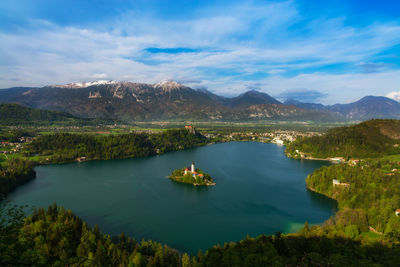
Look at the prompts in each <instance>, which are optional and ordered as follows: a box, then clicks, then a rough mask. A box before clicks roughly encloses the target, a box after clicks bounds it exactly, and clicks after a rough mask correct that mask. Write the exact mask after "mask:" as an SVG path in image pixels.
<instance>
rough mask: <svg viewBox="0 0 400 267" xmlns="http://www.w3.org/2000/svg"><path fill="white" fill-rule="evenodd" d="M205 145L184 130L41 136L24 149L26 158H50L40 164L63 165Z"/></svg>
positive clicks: (197, 135) (153, 153) (202, 138)
mask: <svg viewBox="0 0 400 267" xmlns="http://www.w3.org/2000/svg"><path fill="white" fill-rule="evenodd" d="M206 143H207V139H206V138H205V137H204V136H202V135H201V134H199V133H197V132H195V133H192V132H190V131H187V130H185V129H179V130H174V129H171V130H166V131H164V132H162V133H159V134H145V133H130V134H121V135H108V136H106V135H90V134H68V133H58V134H50V135H41V136H39V137H38V138H36V139H35V140H34V141H33V142H32V143H30V144H29V145H28V146H27V147H26V150H27V153H28V154H29V155H41V156H47V155H48V156H49V157H48V160H47V161H44V162H42V163H46V162H51V163H62V162H66V161H72V160H76V159H77V158H78V157H85V159H86V160H109V159H122V158H133V157H145V156H151V155H155V154H162V153H164V152H168V151H174V150H181V149H186V148H191V147H195V146H199V145H203V144H206Z"/></svg>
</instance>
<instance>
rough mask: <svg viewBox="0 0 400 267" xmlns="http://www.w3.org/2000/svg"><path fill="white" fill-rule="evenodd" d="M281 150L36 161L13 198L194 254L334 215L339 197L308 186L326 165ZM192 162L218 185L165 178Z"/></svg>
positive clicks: (259, 146)
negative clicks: (58, 208) (335, 198)
mask: <svg viewBox="0 0 400 267" xmlns="http://www.w3.org/2000/svg"><path fill="white" fill-rule="evenodd" d="M283 151H284V147H281V146H277V145H274V144H265V143H257V142H230V143H222V144H213V145H208V146H204V147H199V148H194V149H189V150H185V151H178V152H172V153H167V154H164V155H161V156H154V157H147V158H140V159H125V160H112V161H91V162H83V163H71V164H62V165H49V166H39V167H37V168H36V172H37V178H36V179H34V180H33V181H32V182H29V183H27V184H25V185H23V186H21V187H19V188H18V189H17V190H16V191H14V192H13V193H11V194H9V195H8V199H10V200H11V201H12V203H15V204H28V205H31V206H36V207H47V206H48V205H50V204H52V203H54V202H56V203H57V204H58V205H62V206H64V207H65V208H67V209H71V210H72V211H73V212H74V213H75V214H77V215H78V216H80V217H81V218H82V219H84V220H85V221H86V222H88V223H89V225H92V226H93V225H95V224H96V223H97V224H98V225H99V226H100V229H101V231H102V232H103V233H107V234H110V235H117V234H119V233H120V232H125V234H127V235H129V236H132V237H134V238H136V239H137V240H141V239H152V240H155V241H158V242H161V243H163V244H167V245H169V246H171V247H173V248H176V249H178V250H180V251H185V252H189V253H192V254H193V253H197V251H198V250H199V249H202V250H203V251H204V250H205V249H207V248H209V247H211V246H213V245H215V244H218V243H219V244H223V243H224V242H230V241H238V240H240V239H243V238H244V237H245V236H246V235H247V234H249V235H250V236H253V237H255V236H258V235H260V234H273V233H275V232H277V231H279V232H294V231H296V230H298V229H299V227H301V226H302V225H303V224H304V222H305V221H308V222H309V223H311V224H315V223H322V222H323V221H325V220H326V219H328V218H329V217H330V216H332V215H333V214H334V213H335V211H336V202H335V201H333V200H331V199H328V198H326V197H324V196H321V195H318V194H316V193H313V192H310V191H308V190H307V189H306V188H305V179H306V177H307V175H308V174H310V173H312V172H313V170H315V169H317V168H319V167H321V166H323V165H327V164H328V163H326V162H322V161H306V160H294V159H289V158H287V157H286V156H285V155H284V153H283ZM193 160H194V161H195V162H196V167H199V168H200V169H202V170H203V171H204V172H206V173H208V174H210V175H211V176H212V177H213V179H214V181H215V182H216V183H217V185H216V186H214V187H194V186H192V185H186V184H180V183H176V182H173V181H171V180H170V179H168V178H166V176H168V175H169V174H170V173H171V172H172V171H173V170H174V169H177V168H182V167H184V166H189V165H190V163H191V162H192V161H193Z"/></svg>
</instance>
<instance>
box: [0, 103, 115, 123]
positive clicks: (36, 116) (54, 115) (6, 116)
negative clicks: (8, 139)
mask: <svg viewBox="0 0 400 267" xmlns="http://www.w3.org/2000/svg"><path fill="white" fill-rule="evenodd" d="M99 123H107V124H111V123H114V121H113V120H103V119H83V118H78V117H75V116H73V115H71V114H69V113H66V112H59V111H50V110H42V109H34V108H28V107H24V106H21V105H18V104H0V125H7V126H21V125H25V126H27V125H30V126H32V125H34V126H39V125H97V124H99Z"/></svg>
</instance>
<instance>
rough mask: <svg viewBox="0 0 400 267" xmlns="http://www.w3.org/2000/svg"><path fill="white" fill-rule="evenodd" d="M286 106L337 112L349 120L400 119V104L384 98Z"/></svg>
mask: <svg viewBox="0 0 400 267" xmlns="http://www.w3.org/2000/svg"><path fill="white" fill-rule="evenodd" d="M285 104H287V105H294V106H296V107H299V108H304V109H313V110H325V111H331V112H336V113H338V114H341V115H342V116H344V117H345V118H346V119H347V120H369V119H400V103H399V102H397V101H395V100H393V99H391V98H387V97H384V96H365V97H363V98H361V99H360V100H358V101H356V102H353V103H349V104H335V105H332V106H324V105H322V104H314V103H302V102H300V101H296V100H293V99H289V100H286V101H285Z"/></svg>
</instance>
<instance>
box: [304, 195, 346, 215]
mask: <svg viewBox="0 0 400 267" xmlns="http://www.w3.org/2000/svg"><path fill="white" fill-rule="evenodd" d="M307 196H308V198H309V199H310V201H311V203H312V205H313V206H315V207H318V208H319V209H321V210H330V211H331V212H332V216H333V215H335V213H336V212H337V211H338V208H337V201H336V200H334V199H331V198H329V197H327V196H324V195H322V194H319V193H316V192H314V191H312V190H309V189H307Z"/></svg>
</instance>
